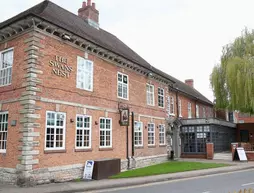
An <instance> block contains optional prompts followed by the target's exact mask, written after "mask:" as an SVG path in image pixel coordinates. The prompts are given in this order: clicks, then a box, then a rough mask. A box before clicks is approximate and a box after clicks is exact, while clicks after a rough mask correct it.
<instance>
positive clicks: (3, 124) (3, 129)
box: [0, 112, 8, 153]
mask: <svg viewBox="0 0 254 193" xmlns="http://www.w3.org/2000/svg"><path fill="white" fill-rule="evenodd" d="M7 133H8V112H0V153H6V146H7Z"/></svg>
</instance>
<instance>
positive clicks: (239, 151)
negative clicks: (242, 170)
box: [234, 147, 248, 161]
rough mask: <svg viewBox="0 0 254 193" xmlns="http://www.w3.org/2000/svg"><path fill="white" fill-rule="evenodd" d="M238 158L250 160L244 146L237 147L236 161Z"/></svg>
mask: <svg viewBox="0 0 254 193" xmlns="http://www.w3.org/2000/svg"><path fill="white" fill-rule="evenodd" d="M236 160H239V161H248V159H247V156H246V153H245V151H244V148H243V147H237V148H236V149H235V154H234V161H236Z"/></svg>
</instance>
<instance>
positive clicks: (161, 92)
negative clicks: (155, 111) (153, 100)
mask: <svg viewBox="0 0 254 193" xmlns="http://www.w3.org/2000/svg"><path fill="white" fill-rule="evenodd" d="M158 106H159V107H162V108H164V89H163V88H158Z"/></svg>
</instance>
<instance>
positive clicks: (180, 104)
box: [178, 99, 182, 117]
mask: <svg viewBox="0 0 254 193" xmlns="http://www.w3.org/2000/svg"><path fill="white" fill-rule="evenodd" d="M178 110H179V117H182V100H181V99H178Z"/></svg>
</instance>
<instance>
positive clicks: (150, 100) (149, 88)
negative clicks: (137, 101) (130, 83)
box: [146, 84, 154, 106]
mask: <svg viewBox="0 0 254 193" xmlns="http://www.w3.org/2000/svg"><path fill="white" fill-rule="evenodd" d="M146 100H147V104H148V105H152V106H154V86H153V85H151V84H147V85H146Z"/></svg>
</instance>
